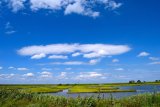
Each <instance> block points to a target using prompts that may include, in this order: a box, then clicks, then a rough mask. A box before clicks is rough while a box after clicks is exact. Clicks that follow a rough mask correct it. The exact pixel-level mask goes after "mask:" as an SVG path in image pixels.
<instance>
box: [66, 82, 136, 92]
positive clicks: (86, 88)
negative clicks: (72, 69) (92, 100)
mask: <svg viewBox="0 0 160 107" xmlns="http://www.w3.org/2000/svg"><path fill="white" fill-rule="evenodd" d="M135 91H136V90H120V89H119V88H118V87H116V86H108V85H104V84H102V85H98V84H97V85H96V84H94V85H91V84H90V85H75V86H73V87H71V88H70V89H69V93H111V92H135Z"/></svg>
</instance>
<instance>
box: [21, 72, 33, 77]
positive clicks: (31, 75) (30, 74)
mask: <svg viewBox="0 0 160 107" xmlns="http://www.w3.org/2000/svg"><path fill="white" fill-rule="evenodd" d="M23 76H24V77H34V74H33V73H26V74H24V75H23Z"/></svg>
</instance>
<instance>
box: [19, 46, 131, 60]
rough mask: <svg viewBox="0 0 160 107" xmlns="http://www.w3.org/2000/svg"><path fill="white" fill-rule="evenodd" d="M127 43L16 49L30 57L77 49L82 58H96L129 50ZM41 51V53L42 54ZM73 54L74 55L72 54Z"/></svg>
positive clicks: (72, 52) (64, 52)
mask: <svg viewBox="0 0 160 107" xmlns="http://www.w3.org/2000/svg"><path fill="white" fill-rule="evenodd" d="M130 50H131V48H130V47H129V46H127V45H109V44H51V45H45V46H43V45H40V46H28V47H23V48H21V49H20V50H18V53H19V54H20V55H24V56H32V57H31V58H32V59H34V58H41V57H44V56H45V55H50V54H54V55H56V54H57V55H59V54H72V55H73V54H75V52H77V51H79V52H80V53H81V54H83V57H84V58H96V57H104V56H113V55H120V54H123V53H126V52H128V51H130ZM42 53H43V54H42ZM74 56H75V55H74ZM76 56H77V55H76Z"/></svg>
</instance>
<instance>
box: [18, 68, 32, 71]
mask: <svg viewBox="0 0 160 107" xmlns="http://www.w3.org/2000/svg"><path fill="white" fill-rule="evenodd" d="M17 70H18V71H27V70H29V69H28V68H17Z"/></svg>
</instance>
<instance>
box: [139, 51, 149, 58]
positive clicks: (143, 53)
mask: <svg viewBox="0 0 160 107" xmlns="http://www.w3.org/2000/svg"><path fill="white" fill-rule="evenodd" d="M149 55H150V53H148V52H141V53H139V55H138V57H145V56H149Z"/></svg>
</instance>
